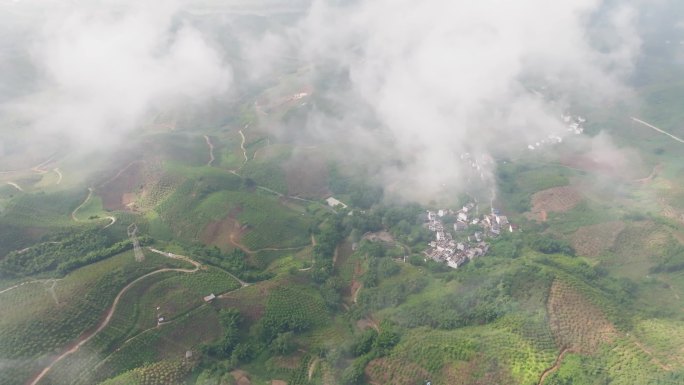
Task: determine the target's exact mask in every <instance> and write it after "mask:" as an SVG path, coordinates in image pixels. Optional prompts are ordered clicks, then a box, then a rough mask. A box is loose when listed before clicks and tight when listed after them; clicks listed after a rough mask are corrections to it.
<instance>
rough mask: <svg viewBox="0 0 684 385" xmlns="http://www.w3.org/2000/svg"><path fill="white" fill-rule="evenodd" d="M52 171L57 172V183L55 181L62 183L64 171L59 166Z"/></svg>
mask: <svg viewBox="0 0 684 385" xmlns="http://www.w3.org/2000/svg"><path fill="white" fill-rule="evenodd" d="M52 171H54V172H55V173H57V183H55V184H60V183H62V172H61V171H59V168H55V169H53V170H52Z"/></svg>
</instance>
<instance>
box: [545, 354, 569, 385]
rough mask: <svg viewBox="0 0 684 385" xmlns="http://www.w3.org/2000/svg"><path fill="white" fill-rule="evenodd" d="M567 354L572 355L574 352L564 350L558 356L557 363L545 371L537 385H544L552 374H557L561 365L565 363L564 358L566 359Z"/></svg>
mask: <svg viewBox="0 0 684 385" xmlns="http://www.w3.org/2000/svg"><path fill="white" fill-rule="evenodd" d="M567 353H572V350H571V349H569V348H563V350H561V352H560V354H558V357H556V362H554V363H553V366H551V367H550V368H548V369H546V370H544V372H543V373H542V375H541V376H540V377H539V382H538V383H537V385H542V384H543V383H544V380H546V377H548V376H549V375H550V374H551V373H553V372H555V371H556V370H557V369H558V368H559V367H560V365H561V363H562V362H563V357H565V355H566V354H567Z"/></svg>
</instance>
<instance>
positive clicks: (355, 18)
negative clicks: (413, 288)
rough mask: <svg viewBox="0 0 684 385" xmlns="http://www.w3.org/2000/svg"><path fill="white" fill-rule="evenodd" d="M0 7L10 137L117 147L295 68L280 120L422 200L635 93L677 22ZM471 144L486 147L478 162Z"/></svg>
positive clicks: (301, 6)
mask: <svg viewBox="0 0 684 385" xmlns="http://www.w3.org/2000/svg"><path fill="white" fill-rule="evenodd" d="M2 7H3V8H4V10H6V12H4V15H5V16H4V18H5V19H7V20H3V25H4V27H3V28H4V30H5V31H6V32H7V33H4V34H3V36H2V38H1V40H0V44H1V46H2V47H3V49H2V53H3V57H4V58H5V60H2V63H3V76H2V78H1V79H2V81H0V91H1V92H0V101H1V102H2V110H3V126H2V127H3V128H2V129H3V131H5V132H8V133H9V132H12V133H13V135H12V137H13V139H4V140H3V146H0V147H2V148H3V151H4V152H7V151H9V150H8V147H15V145H9V144H11V143H14V142H9V141H15V140H18V139H17V138H16V137H24V139H23V142H24V143H26V141H29V142H30V141H32V140H36V141H39V142H51V141H53V140H54V139H52V138H60V139H62V138H64V139H67V140H68V143H69V146H70V149H71V151H78V152H82V153H88V152H92V151H113V152H116V150H117V149H118V148H120V147H122V146H125V145H126V143H128V142H130V139H131V134H133V133H135V132H137V131H140V130H141V129H142V128H143V127H144V126H145V125H146V124H148V123H149V122H151V121H152V120H153V119H154V117H155V116H158V115H159V114H164V113H168V112H170V111H173V112H174V114H175V115H176V116H180V119H181V120H183V119H185V121H184V123H185V124H184V126H185V127H187V128H193V127H197V126H202V125H204V124H206V123H207V121H214V122H215V121H221V120H225V119H227V118H228V115H227V114H226V113H225V111H226V110H227V111H231V110H230V106H231V105H234V104H235V103H236V102H239V101H240V100H241V98H244V97H245V95H249V94H250V92H253V90H255V89H256V88H258V87H262V86H264V85H266V84H269V83H272V82H273V80H274V79H275V78H276V77H277V76H280V74H283V73H288V72H291V71H295V70H296V69H297V68H304V69H305V71H304V72H302V73H301V74H300V76H299V82H300V83H301V84H303V85H304V84H305V85H307V86H308V87H311V90H312V91H311V94H312V95H311V98H310V101H308V102H307V103H308V105H307V106H305V107H304V108H306V111H305V112H304V114H303V115H302V116H301V117H300V118H299V120H297V121H296V122H295V123H294V124H291V125H289V126H288V125H285V126H283V125H282V124H280V125H278V124H275V125H273V126H272V127H271V129H272V130H273V132H274V134H277V135H278V136H280V137H283V138H288V139H289V140H295V141H297V140H309V141H311V140H314V141H324V142H335V143H345V150H344V153H345V154H349V153H350V152H351V153H353V154H354V158H356V159H358V160H359V161H360V162H361V163H373V162H377V164H378V166H377V171H376V172H377V180H378V181H380V183H381V185H383V186H384V187H386V188H387V189H388V191H389V192H391V193H392V194H393V195H395V196H398V197H400V198H403V199H407V200H419V201H427V200H429V199H431V198H432V197H434V196H438V195H442V196H443V195H444V194H448V195H449V194H451V195H453V194H454V193H457V192H459V191H463V187H462V183H460V182H459V181H461V180H463V179H465V178H470V177H472V176H473V175H474V176H475V177H478V174H479V179H480V180H481V182H482V183H483V185H484V186H485V187H486V186H491V185H492V178H493V177H492V175H493V172H494V170H493V168H494V167H493V166H492V165H491V162H489V163H488V162H487V159H489V158H490V157H491V156H494V157H500V156H506V155H507V154H510V153H511V152H517V151H519V150H520V149H525V148H526V147H527V146H528V145H529V144H530V143H533V144H534V143H535V142H539V141H540V140H541V139H545V140H550V139H549V138H553V139H552V140H558V139H555V138H559V139H560V138H564V137H566V136H567V134H568V130H567V124H566V122H564V121H563V120H562V118H561V116H562V115H563V114H566V115H568V114H574V115H578V116H581V115H582V114H583V112H584V111H586V109H587V107H590V106H594V105H597V104H603V105H606V104H607V105H614V104H615V103H623V102H635V99H634V95H633V92H632V89H631V82H632V79H634V77H635V76H637V75H638V69H637V68H636V66H637V64H638V63H639V62H640V60H643V59H642V58H641V56H640V55H641V53H642V46H643V42H642V34H649V36H652V35H657V36H661V35H662V34H664V33H665V32H658V31H660V30H661V29H660V28H658V27H661V26H662V30H664V29H665V28H669V29H670V30H672V29H674V30H676V29H677V28H679V27H677V25H676V24H675V25H674V26H669V27H668V26H667V24H663V23H659V22H658V21H659V20H660V18H661V17H663V18H664V17H667V18H669V19H672V17H673V16H672V15H673V13H671V12H666V11H659V10H660V9H663V10H664V9H669V8H671V7H672V5H671V4H668V3H666V2H660V3H656V4H653V3H649V4H648V5H645V4H642V3H640V2H603V1H598V0H591V1H582V2H573V3H572V4H570V3H567V4H553V5H551V4H546V2H543V1H525V2H522V3H516V4H509V5H503V4H499V3H498V2H484V3H478V4H477V5H464V4H462V3H453V2H443V1H431V2H426V3H423V4H420V5H417V4H414V3H412V2H391V3H384V2H381V1H376V2H371V3H360V2H330V1H313V2H306V1H301V2H297V3H293V2H287V3H286V2H227V3H217V2H210V1H205V2H183V1H176V2H169V3H164V4H151V3H146V2H142V3H140V2H133V3H130V2H123V3H122V2H108V1H104V2H98V3H92V2H83V3H72V2H53V3H50V4H49V5H45V4H42V3H39V2H32V1H22V2H5V3H4V4H2ZM436 10H439V11H438V12H436ZM665 14H667V16H665ZM670 40H672V42H673V44H679V42H678V41H677V39H676V38H675V37H673V38H671V39H670ZM330 106H332V107H330ZM222 110H223V111H224V112H223V114H224V115H222V112H221V111H222ZM230 113H232V112H229V114H230ZM210 119H212V120H210ZM45 138H51V139H45ZM21 142H22V141H20V142H18V143H21ZM60 143H62V142H60ZM46 145H47V146H49V144H46ZM60 146H61V145H60ZM466 154H467V155H466ZM464 156H470V157H473V158H477V159H479V163H482V164H478V165H477V166H476V167H477V170H476V171H475V172H474V173H473V171H472V170H471V167H472V164H471V163H470V162H468V161H464ZM471 174H472V175H471ZM416 186H420V187H421V188H420V189H416V188H415V187H416ZM485 190H486V188H485Z"/></svg>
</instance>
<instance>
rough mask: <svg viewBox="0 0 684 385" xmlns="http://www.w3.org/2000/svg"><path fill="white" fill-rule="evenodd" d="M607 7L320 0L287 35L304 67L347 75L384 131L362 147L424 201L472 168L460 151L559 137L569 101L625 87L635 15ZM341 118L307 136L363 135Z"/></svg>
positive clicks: (589, 2)
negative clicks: (382, 153)
mask: <svg viewBox="0 0 684 385" xmlns="http://www.w3.org/2000/svg"><path fill="white" fill-rule="evenodd" d="M606 7H608V5H607V4H604V2H602V1H601V0H579V1H555V2H549V1H544V0H524V1H514V2H505V1H498V0H484V1H477V2H472V1H447V0H426V1H420V2H416V1H411V0H375V1H352V2H336V1H326V0H319V1H316V2H315V3H314V4H313V5H312V8H311V10H310V12H309V15H308V17H307V18H306V19H305V20H304V21H303V23H302V25H301V26H300V28H299V29H297V30H296V31H295V35H296V36H297V37H298V38H299V39H301V46H302V52H303V56H304V57H305V58H307V59H308V60H309V61H310V62H312V63H315V64H319V65H320V64H321V63H325V64H326V65H329V64H332V65H335V66H338V68H340V69H343V70H347V71H348V73H349V80H350V83H351V92H350V94H349V95H348V96H349V97H351V98H359V100H360V101H361V102H362V103H363V104H365V105H366V106H370V108H371V111H372V112H373V115H374V117H375V118H376V119H377V120H378V121H379V126H380V127H381V128H382V130H375V131H374V132H378V133H379V134H378V135H377V136H376V137H375V138H374V142H373V143H372V144H370V145H368V144H367V147H366V148H368V147H372V148H378V149H382V148H383V147H384V148H385V149H386V150H387V151H388V152H392V153H394V154H396V156H397V157H398V158H401V159H402V161H403V162H402V166H401V167H396V168H391V167H386V168H385V169H384V171H383V173H384V175H382V177H384V178H385V179H386V180H387V183H389V184H394V185H397V186H401V187H397V190H398V191H399V193H400V194H401V195H403V196H404V197H405V198H409V199H422V198H424V197H431V196H434V195H435V194H436V193H437V192H438V191H440V190H442V185H443V184H458V182H456V181H458V180H459V179H462V178H464V177H465V175H466V174H467V173H468V172H470V171H469V170H470V167H471V166H470V165H465V166H464V165H463V163H462V162H461V161H460V158H459V156H460V154H462V153H464V152H475V153H486V152H489V151H491V150H492V149H496V148H497V147H498V148H501V147H505V146H506V145H507V144H508V143H510V142H514V141H523V142H524V141H526V140H532V139H534V138H538V137H540V136H542V137H545V136H546V134H549V133H560V132H564V131H566V130H565V127H564V126H563V124H562V123H561V122H560V120H559V116H560V113H561V112H562V111H563V110H564V109H565V108H567V106H568V105H571V104H574V103H575V102H577V101H583V102H587V101H590V100H591V101H595V102H605V101H606V100H613V99H615V98H618V97H620V96H621V95H624V94H625V93H627V92H628V88H627V87H625V86H624V77H625V76H626V75H628V74H629V71H630V70H631V68H632V63H633V60H634V58H635V55H636V54H637V52H638V47H639V39H638V36H637V35H636V32H635V29H634V19H635V13H634V12H633V11H632V10H631V9H630V8H629V7H617V8H615V9H612V10H610V12H608V11H606ZM605 15H609V17H607V18H606V17H605ZM538 91H541V92H542V93H544V94H545V96H546V97H541V96H539V93H538ZM348 113H349V114H351V115H353V114H354V111H348ZM348 120H349V119H348V118H347V119H345V121H344V122H343V123H340V124H338V125H335V124H331V123H330V122H328V124H330V127H327V128H326V127H320V126H317V127H315V129H316V130H317V131H319V132H321V131H322V132H326V133H327V134H330V133H329V131H331V130H332V129H334V126H337V129H340V128H341V127H342V125H348V126H347V127H344V128H343V129H344V136H347V137H352V138H353V137H355V136H356V135H360V133H357V132H355V131H354V129H352V128H349V127H354V126H355V125H353V124H349V121H348ZM315 121H316V122H320V121H321V120H320V119H317V120H315ZM362 126H363V125H362ZM328 128H330V130H328ZM376 128H377V127H368V125H366V126H365V127H364V128H362V129H361V130H362V131H369V130H371V129H373V130H374V129H376ZM388 147H389V148H388Z"/></svg>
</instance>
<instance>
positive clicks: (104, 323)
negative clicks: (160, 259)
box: [28, 249, 202, 385]
mask: <svg viewBox="0 0 684 385" xmlns="http://www.w3.org/2000/svg"><path fill="white" fill-rule="evenodd" d="M150 250H153V251H154V252H156V253H159V254H162V255H164V256H166V257H169V258H173V259H180V260H183V261H186V262H190V263H191V264H193V265H194V266H195V267H194V268H193V269H181V268H164V269H159V270H155V271H152V272H150V273H147V274H145V275H142V276H140V277H138V278H136V279H134V280H133V281H131V282H130V283H129V284H128V285H126V286H125V287H124V288H123V289H121V291H119V294H117V296H116V298H114V302H113V303H112V306H110V308H109V310H108V311H107V315H106V316H105V318H104V319H103V320H102V321H101V322H100V324H99V325H98V327H97V329H95V330H94V331H92V332H91V333H90V334H87V335H84V336H81V337H80V338H79V339H78V341H77V342H76V343H75V344H74V345H73V346H72V347H71V348H69V349H67V350H66V351H64V352H63V353H62V354H60V355H59V356H57V357H56V358H54V359H53V360H52V361H50V364H49V365H48V366H46V367H45V369H43V370H42V371H41V372H40V373H38V375H37V376H36V377H34V378H33V379H32V380H31V381H30V382H28V384H29V385H36V384H38V382H40V380H42V379H43V377H45V375H46V374H47V373H48V372H49V371H50V369H52V368H53V367H54V366H55V365H56V364H57V363H58V362H60V361H61V360H63V359H64V358H66V357H68V356H69V355H71V354H73V353H75V352H77V351H78V349H80V348H81V346H83V345H85V344H86V343H87V342H88V341H90V340H91V339H92V338H93V337H95V336H96V335H97V334H98V333H99V332H101V331H102V330H103V329H104V328H105V327H107V325H108V324H109V322H110V321H111V320H112V316H113V315H114V312H115V311H116V307H117V305H118V304H119V301H120V300H121V297H123V295H124V294H125V293H126V292H127V291H128V290H129V289H130V288H131V287H133V285H135V284H136V283H138V282H140V281H141V280H143V279H145V278H147V277H149V276H151V275H155V274H159V273H163V272H167V271H176V272H180V273H194V272H196V271H197V270H199V269H200V267H201V266H202V265H201V264H200V263H199V262H197V261H194V260H192V259H190V258H188V257H185V256H182V255H176V254H172V253H165V252H163V251H159V250H154V249H150Z"/></svg>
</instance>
